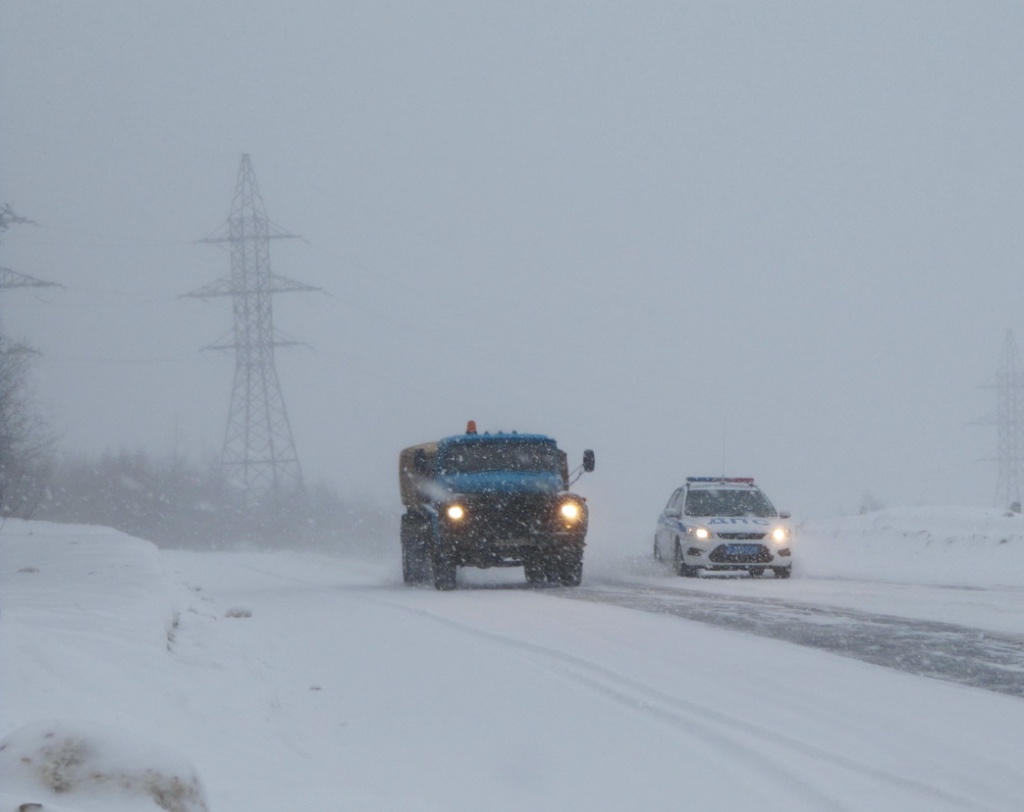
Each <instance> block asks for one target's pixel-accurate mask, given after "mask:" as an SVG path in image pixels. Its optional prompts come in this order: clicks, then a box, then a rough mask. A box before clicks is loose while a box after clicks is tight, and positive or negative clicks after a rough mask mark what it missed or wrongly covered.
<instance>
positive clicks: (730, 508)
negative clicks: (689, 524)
mask: <svg viewBox="0 0 1024 812" xmlns="http://www.w3.org/2000/svg"><path fill="white" fill-rule="evenodd" d="M686 515H687V516H764V517H768V516H777V515H778V514H777V513H776V511H775V508H774V507H772V503H771V502H769V501H768V497H766V496H765V495H764V494H763V493H761V491H757V490H739V489H729V488H723V489H722V490H704V489H701V490H693V491H689V492H688V493H687V494H686Z"/></svg>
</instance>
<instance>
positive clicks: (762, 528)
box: [686, 516, 779, 533]
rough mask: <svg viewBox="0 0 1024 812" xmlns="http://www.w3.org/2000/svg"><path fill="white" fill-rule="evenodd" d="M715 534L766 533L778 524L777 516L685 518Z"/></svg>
mask: <svg viewBox="0 0 1024 812" xmlns="http://www.w3.org/2000/svg"><path fill="white" fill-rule="evenodd" d="M686 518H687V521H689V522H699V523H700V524H703V525H706V526H707V527H708V529H709V530H712V531H714V532H715V533H748V532H749V533H767V532H768V531H769V530H770V529H771V528H772V527H775V525H777V524H778V523H779V517H778V516H687V517H686Z"/></svg>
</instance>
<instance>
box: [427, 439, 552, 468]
mask: <svg viewBox="0 0 1024 812" xmlns="http://www.w3.org/2000/svg"><path fill="white" fill-rule="evenodd" d="M443 467H444V471H445V473H447V474H478V473H481V472H483V471H528V472H538V473H539V472H544V473H558V472H559V470H560V469H559V460H558V449H557V448H556V447H555V446H554V444H552V443H523V442H494V443H465V444H462V443H459V444H457V445H453V446H450V447H449V448H448V450H447V452H446V453H445V455H444V461H443Z"/></svg>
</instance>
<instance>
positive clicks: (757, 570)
mask: <svg viewBox="0 0 1024 812" xmlns="http://www.w3.org/2000/svg"><path fill="white" fill-rule="evenodd" d="M749 572H750V577H751V578H760V577H761V576H762V575H764V567H751V568H750V570H749Z"/></svg>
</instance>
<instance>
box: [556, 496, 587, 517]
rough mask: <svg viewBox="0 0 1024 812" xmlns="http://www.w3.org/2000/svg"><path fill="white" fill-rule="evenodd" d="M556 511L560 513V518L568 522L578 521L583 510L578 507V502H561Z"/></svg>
mask: <svg viewBox="0 0 1024 812" xmlns="http://www.w3.org/2000/svg"><path fill="white" fill-rule="evenodd" d="M558 512H559V513H560V514H561V515H562V518H563V519H565V520H566V521H568V522H578V521H579V520H580V517H582V516H583V510H582V509H581V508H580V505H579V503H578V502H572V501H569V502H562V506H561V507H560V508H559V509H558Z"/></svg>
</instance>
